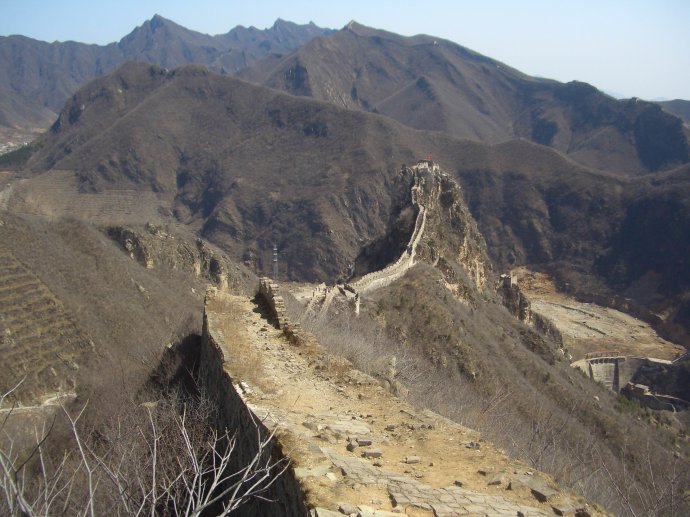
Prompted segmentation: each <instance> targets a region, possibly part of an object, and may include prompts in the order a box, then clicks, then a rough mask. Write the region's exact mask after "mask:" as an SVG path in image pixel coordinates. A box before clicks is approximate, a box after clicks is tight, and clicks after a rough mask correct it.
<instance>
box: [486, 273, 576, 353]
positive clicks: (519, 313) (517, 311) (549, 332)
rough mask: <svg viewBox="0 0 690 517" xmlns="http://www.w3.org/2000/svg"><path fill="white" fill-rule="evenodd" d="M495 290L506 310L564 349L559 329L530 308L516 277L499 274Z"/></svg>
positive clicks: (530, 305)
mask: <svg viewBox="0 0 690 517" xmlns="http://www.w3.org/2000/svg"><path fill="white" fill-rule="evenodd" d="M496 291H497V292H498V294H499V295H500V296H501V299H502V300H503V305H504V306H505V307H506V308H507V309H508V312H510V313H511V314H512V315H513V316H515V317H516V318H517V319H519V320H520V321H522V322H523V323H526V324H528V325H530V326H531V327H533V328H534V330H536V331H537V332H539V333H540V334H541V335H542V336H545V337H547V338H549V339H550V340H551V341H553V342H554V343H555V344H556V345H557V346H558V347H559V348H560V349H561V350H564V348H563V335H562V334H561V331H560V330H558V328H557V327H556V325H554V324H553V322H552V321H551V320H550V319H548V318H547V317H546V316H543V315H541V314H539V313H538V312H534V311H533V310H532V304H531V303H530V301H529V300H528V299H527V297H526V296H525V295H524V293H523V292H522V291H521V290H520V287H519V286H518V283H517V278H516V277H515V276H514V275H506V274H503V275H501V277H500V278H499V281H498V284H497V286H496Z"/></svg>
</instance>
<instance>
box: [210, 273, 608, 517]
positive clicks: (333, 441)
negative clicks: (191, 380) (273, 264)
mask: <svg viewBox="0 0 690 517" xmlns="http://www.w3.org/2000/svg"><path fill="white" fill-rule="evenodd" d="M281 298H282V297H281V295H280V288H279V287H278V286H277V285H276V284H275V283H272V282H270V281H268V280H267V279H262V280H261V283H260V286H259V289H258V295H257V297H256V298H254V299H253V300H250V299H249V298H248V297H246V296H237V295H232V294H230V293H228V292H224V291H222V290H216V289H211V290H209V291H208V293H207V299H206V304H205V312H204V326H203V337H202V344H201V359H200V376H201V380H202V382H203V383H204V385H205V386H206V389H207V390H208V393H210V394H212V396H213V397H214V398H215V402H216V403H217V405H218V413H217V422H216V424H217V426H218V427H219V429H221V430H222V429H226V428H227V429H231V430H233V429H234V430H237V432H238V434H237V439H238V446H237V447H236V451H237V452H238V453H239V456H238V457H237V458H236V461H237V467H239V466H240V465H242V464H243V463H245V462H247V461H249V460H250V459H251V458H252V457H253V456H254V455H255V454H257V453H258V452H259V451H258V449H257V435H256V433H257V428H259V429H260V430H261V432H262V433H263V434H264V435H268V434H270V433H271V432H273V431H275V435H274V437H273V442H272V444H271V447H269V449H270V450H269V449H267V450H264V451H263V455H264V458H266V459H267V458H272V459H273V460H274V461H276V460H277V461H280V460H281V459H283V458H289V461H290V467H289V468H288V469H287V470H286V471H285V472H284V473H283V474H282V475H281V476H280V477H279V478H278V480H277V481H276V482H275V484H274V485H273V486H272V487H271V489H270V491H269V492H267V493H266V494H264V496H265V497H264V498H263V499H262V500H256V501H253V503H252V504H250V505H247V506H245V507H242V508H241V509H240V510H239V512H238V515H251V516H259V515H276V516H283V515H285V516H287V515H305V516H306V515H311V516H320V517H334V516H337V515H343V514H346V515H353V514H354V515H357V516H362V517H363V516H367V517H368V516H379V517H394V516H395V515H400V514H407V515H415V516H419V517H421V516H432V515H433V516H437V517H440V516H452V515H497V516H499V515H500V516H509V515H510V516H520V515H522V516H547V515H554V514H558V515H563V514H569V513H568V512H570V514H574V513H575V512H576V511H579V510H581V512H585V511H586V512H587V513H586V514H587V515H592V516H594V515H601V513H599V512H598V511H597V509H596V508H593V507H590V506H588V505H587V504H586V503H585V502H584V501H583V500H582V499H579V498H577V497H575V496H573V495H571V494H566V493H564V492H562V491H561V490H559V489H558V487H557V486H555V485H554V484H553V483H552V482H551V481H550V480H549V478H548V477H546V476H545V475H543V474H541V473H539V472H535V471H534V470H533V469H530V468H528V467H527V466H526V465H524V464H522V463H520V462H518V461H514V460H511V459H509V458H507V457H506V456H505V455H504V454H503V453H502V451H500V450H499V449H496V448H494V447H493V446H492V445H491V444H489V443H488V442H485V441H483V440H482V439H481V437H480V436H479V435H478V433H476V432H474V431H472V430H470V429H467V428H464V427H462V426H460V425H458V424H456V423H454V422H452V421H450V420H447V419H445V418H443V417H441V416H440V415H437V414H435V413H433V412H430V411H428V410H420V409H418V408H416V407H414V406H412V405H410V404H408V403H407V402H405V401H404V400H401V399H399V398H396V397H393V396H392V395H390V394H389V393H388V392H387V390H385V389H384V388H383V387H382V386H381V385H380V383H379V382H378V381H377V380H375V379H373V378H372V377H369V376H367V375H365V374H363V373H361V372H359V371H357V370H354V369H352V368H351V366H350V365H349V363H347V362H346V361H344V360H343V359H338V358H334V357H332V356H330V355H328V354H327V353H326V352H324V350H323V349H321V348H320V347H319V346H318V344H316V343H314V342H312V341H308V342H304V341H302V342H299V341H295V340H292V341H291V340H290V339H289V337H288V334H289V333H286V332H285V329H286V328H290V326H291V324H290V322H289V320H286V319H285V318H284V313H283V311H282V309H281V307H282V303H281V302H282V300H281ZM257 304H258V305H257ZM271 322H276V325H272V324H271ZM278 327H280V328H278ZM293 328H294V327H293ZM254 356H260V357H258V358H257V360H256V361H255V363H252V367H251V368H245V369H244V370H243V369H242V368H241V367H240V363H241V362H242V360H243V358H246V357H254ZM582 514H583V515H584V514H585V513H582Z"/></svg>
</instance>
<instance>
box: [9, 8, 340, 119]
mask: <svg viewBox="0 0 690 517" xmlns="http://www.w3.org/2000/svg"><path fill="white" fill-rule="evenodd" d="M329 32H330V31H329V30H328V29H321V28H319V27H317V26H316V25H314V24H313V23H312V24H309V25H296V24H294V23H291V22H286V21H283V20H277V21H276V22H275V24H274V25H273V26H272V27H271V28H268V29H264V30H259V29H256V28H255V27H249V28H246V27H242V26H237V27H235V28H234V29H232V30H231V31H229V32H228V33H226V34H220V35H217V36H209V35H207V34H201V33H199V32H195V31H192V30H189V29H186V28H184V27H182V26H180V25H177V24H176V23H174V22H172V21H170V20H166V19H165V18H163V17H162V16H159V15H155V16H154V17H153V18H152V19H150V20H148V21H146V22H144V23H143V24H142V25H141V26H139V27H137V28H135V29H134V30H133V31H132V32H131V33H130V34H128V35H127V36H125V37H123V38H122V39H121V40H120V41H119V42H117V43H110V44H108V45H88V44H85V43H78V42H74V41H67V42H53V43H46V42H43V41H38V40H34V39H31V38H27V37H24V36H8V37H0V125H3V126H6V127H24V128H31V127H45V126H47V125H48V124H50V123H51V122H52V121H53V120H54V118H55V114H56V113H57V112H59V110H60V109H61V108H62V106H63V104H64V102H65V100H66V99H67V98H68V97H69V96H70V95H72V94H73V93H74V92H75V91H76V90H77V89H78V88H79V87H81V86H82V85H84V84H85V83H86V82H87V81H89V80H91V79H94V78H95V77H98V76H101V75H104V74H107V73H110V72H112V71H113V70H115V69H116V68H117V67H118V66H119V65H120V64H122V63H123V62H125V61H127V60H139V61H147V62H151V63H156V64H158V65H160V66H165V67H169V68H172V67H176V66H180V65H185V64H190V63H199V64H203V65H207V66H209V67H211V68H212V69H214V70H216V71H218V72H221V73H230V74H232V73H235V72H236V71H237V70H240V69H241V68H244V67H245V66H247V65H248V64H250V63H252V62H254V61H256V60H257V59H261V58H263V57H266V56H268V55H270V54H275V53H278V54H285V53H288V52H291V51H293V50H294V49H296V48H297V47H299V46H300V45H303V44H304V43H306V42H307V41H309V40H310V39H311V38H313V37H315V36H321V35H324V34H328V33H329Z"/></svg>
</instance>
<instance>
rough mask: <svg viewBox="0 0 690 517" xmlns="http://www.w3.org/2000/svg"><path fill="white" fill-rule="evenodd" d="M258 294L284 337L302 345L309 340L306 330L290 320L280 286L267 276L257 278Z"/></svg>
mask: <svg viewBox="0 0 690 517" xmlns="http://www.w3.org/2000/svg"><path fill="white" fill-rule="evenodd" d="M258 295H259V296H260V297H261V298H263V299H264V300H265V302H266V303H267V304H268V307H269V308H270V310H271V314H272V316H273V318H274V321H275V324H276V326H277V327H278V328H279V329H280V330H282V331H283V334H285V337H287V339H288V341H290V343H292V344H293V345H298V346H300V345H304V344H306V343H307V342H308V341H309V340H310V336H309V334H308V333H307V332H305V331H304V330H302V327H301V325H300V324H299V323H294V322H292V321H290V319H289V318H288V317H287V312H286V311H285V300H283V296H282V295H281V294H280V286H279V285H278V284H277V283H275V282H274V281H273V280H271V279H270V278H267V277H262V278H261V279H260V280H259V293H258Z"/></svg>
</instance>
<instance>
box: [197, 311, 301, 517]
mask: <svg viewBox="0 0 690 517" xmlns="http://www.w3.org/2000/svg"><path fill="white" fill-rule="evenodd" d="M213 327H214V325H213V323H212V324H210V325H209V315H208V313H207V311H204V320H203V329H202V337H201V350H200V358H199V377H200V382H201V385H202V386H204V388H205V389H206V391H207V393H208V395H209V397H212V400H213V402H214V403H215V405H216V407H217V411H216V414H215V422H214V424H215V427H216V429H217V430H218V431H219V433H224V432H225V431H226V430H228V431H230V434H231V435H233V436H234V437H235V440H236V443H235V448H234V450H233V455H232V460H231V461H232V463H231V465H230V468H231V469H232V470H231V471H234V472H237V471H239V470H240V469H242V468H243V467H245V466H246V465H249V463H250V462H251V461H253V460H254V459H255V458H256V457H257V456H261V460H260V462H258V465H268V464H275V465H284V464H285V461H287V459H286V455H285V454H284V453H283V451H282V446H281V444H280V442H279V440H278V439H276V438H275V436H274V437H272V438H271V440H270V442H269V444H268V446H267V447H264V448H263V449H262V448H261V446H260V443H261V442H262V441H264V440H266V439H267V438H268V437H270V436H271V434H272V433H271V430H270V429H268V428H267V426H266V425H265V423H264V422H263V421H262V419H261V418H259V416H257V415H256V414H254V412H253V411H252V410H251V409H250V408H249V407H248V405H247V404H246V403H245V401H244V399H243V398H242V395H241V394H240V393H239V391H238V389H237V388H236V387H235V383H234V382H233V378H232V376H231V375H230V373H229V372H228V371H227V370H226V368H225V365H226V357H225V354H224V352H223V349H222V347H221V346H220V344H219V343H218V342H217V340H216V338H215V337H214V335H213V332H212V331H211V329H212V328H213ZM280 470H281V469H280V467H278V468H277V469H276V475H277V474H278V473H279V471H280ZM233 515H239V516H248V517H261V516H264V515H274V516H277V517H291V516H299V515H304V516H307V515H309V511H308V510H307V507H306V505H305V503H304V494H303V492H302V489H301V488H300V484H299V482H298V481H297V479H296V478H295V475H294V470H293V469H292V468H288V469H286V470H285V471H284V472H282V474H281V475H279V476H278V477H277V478H276V479H275V480H274V481H273V483H272V484H271V486H270V487H269V489H268V490H267V491H266V492H264V493H262V494H261V497H260V498H259V497H255V498H253V499H251V500H250V501H249V502H248V503H247V504H245V505H243V506H241V507H239V508H238V509H237V510H236V512H235V513H234V514H233Z"/></svg>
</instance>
